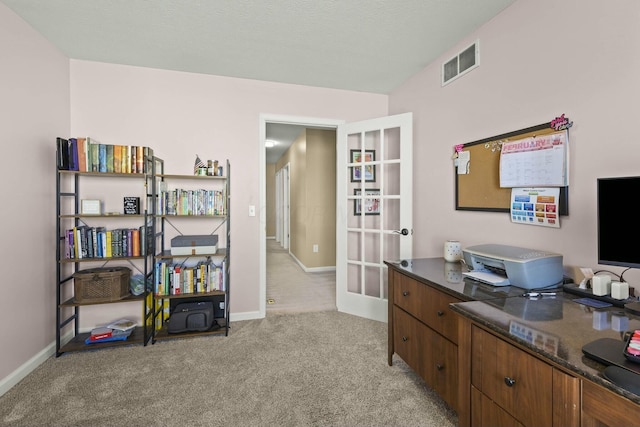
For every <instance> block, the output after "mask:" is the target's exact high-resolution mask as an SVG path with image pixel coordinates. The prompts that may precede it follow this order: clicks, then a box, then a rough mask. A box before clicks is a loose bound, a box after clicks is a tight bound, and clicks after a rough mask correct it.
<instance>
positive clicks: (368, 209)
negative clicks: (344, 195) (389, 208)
mask: <svg viewBox="0 0 640 427" xmlns="http://www.w3.org/2000/svg"><path fill="white" fill-rule="evenodd" d="M364 191H365V199H364V214H365V215H380V198H379V196H380V189H379V188H367V189H365V190H364ZM361 194H362V189H361V188H355V189H354V190H353V195H354V196H356V197H357V198H356V199H355V200H354V201H353V215H355V216H360V215H362V204H361V199H360V196H361ZM375 196H378V198H376V197H375Z"/></svg>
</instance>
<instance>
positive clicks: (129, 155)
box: [56, 137, 153, 173]
mask: <svg viewBox="0 0 640 427" xmlns="http://www.w3.org/2000/svg"><path fill="white" fill-rule="evenodd" d="M56 145H57V147H56V149H57V159H58V169H60V170H72V171H79V172H109V173H149V172H150V171H148V170H147V169H148V165H147V162H145V158H151V157H152V156H153V150H152V149H151V148H149V147H144V146H139V145H112V144H102V143H100V142H98V141H96V140H94V139H91V138H90V137H80V138H61V137H58V138H56Z"/></svg>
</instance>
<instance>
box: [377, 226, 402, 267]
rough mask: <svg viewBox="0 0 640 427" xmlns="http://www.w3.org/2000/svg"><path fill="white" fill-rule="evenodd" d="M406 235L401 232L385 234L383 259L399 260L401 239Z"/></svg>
mask: <svg viewBox="0 0 640 427" xmlns="http://www.w3.org/2000/svg"><path fill="white" fill-rule="evenodd" d="M402 237H404V236H402V235H400V234H396V233H393V234H385V235H384V254H383V256H382V258H383V260H388V261H397V260H399V259H400V239H401V238H402Z"/></svg>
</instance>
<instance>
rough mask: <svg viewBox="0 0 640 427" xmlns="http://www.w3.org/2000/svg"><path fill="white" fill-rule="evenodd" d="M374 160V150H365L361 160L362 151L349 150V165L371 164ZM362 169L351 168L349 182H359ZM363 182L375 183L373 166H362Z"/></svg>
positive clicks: (357, 167) (358, 167)
mask: <svg viewBox="0 0 640 427" xmlns="http://www.w3.org/2000/svg"><path fill="white" fill-rule="evenodd" d="M375 159H376V151H375V150H365V152H364V159H363V158H362V150H351V163H363V162H373V161H374V160H375ZM362 173H363V168H362V167H361V166H352V167H351V182H357V181H360V180H361V178H362ZM364 180H365V182H376V167H375V165H365V166H364Z"/></svg>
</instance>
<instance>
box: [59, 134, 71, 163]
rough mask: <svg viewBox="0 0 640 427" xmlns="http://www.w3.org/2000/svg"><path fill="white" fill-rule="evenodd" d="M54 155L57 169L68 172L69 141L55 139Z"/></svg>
mask: <svg viewBox="0 0 640 427" xmlns="http://www.w3.org/2000/svg"><path fill="white" fill-rule="evenodd" d="M56 154H57V163H58V169H60V170H69V140H67V139H65V138H61V137H58V138H56Z"/></svg>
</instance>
